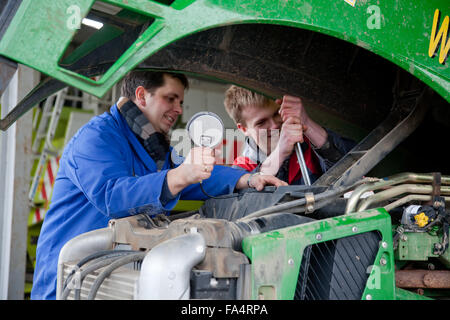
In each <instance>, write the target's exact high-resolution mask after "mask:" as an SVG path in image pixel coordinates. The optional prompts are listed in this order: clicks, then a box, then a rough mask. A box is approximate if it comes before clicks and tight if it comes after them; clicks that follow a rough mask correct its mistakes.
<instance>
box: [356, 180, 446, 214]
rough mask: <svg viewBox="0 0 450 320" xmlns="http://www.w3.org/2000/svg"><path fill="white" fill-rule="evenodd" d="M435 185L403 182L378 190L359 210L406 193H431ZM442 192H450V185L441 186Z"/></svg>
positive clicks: (365, 200) (364, 201)
mask: <svg viewBox="0 0 450 320" xmlns="http://www.w3.org/2000/svg"><path fill="white" fill-rule="evenodd" d="M432 192H433V187H432V186H429V185H423V184H402V185H399V186H396V187H392V188H390V189H387V190H385V191H381V192H378V193H376V194H374V195H373V196H370V197H368V198H366V199H364V200H363V201H362V203H361V204H360V205H359V206H358V209H357V210H356V211H357V212H359V211H364V210H366V209H367V208H368V207H369V206H370V205H371V204H373V203H378V202H380V201H384V200H387V199H391V198H393V197H396V196H398V195H401V194H404V193H413V194H416V193H418V194H431V193H432ZM441 194H447V195H448V194H450V187H441Z"/></svg>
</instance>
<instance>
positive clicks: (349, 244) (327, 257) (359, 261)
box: [294, 232, 381, 300]
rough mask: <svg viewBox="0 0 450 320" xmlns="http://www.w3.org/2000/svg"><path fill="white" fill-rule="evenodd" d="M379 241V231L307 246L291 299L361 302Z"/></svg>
mask: <svg viewBox="0 0 450 320" xmlns="http://www.w3.org/2000/svg"><path fill="white" fill-rule="evenodd" d="M380 241H381V236H380V234H379V233H378V232H368V233H363V234H359V235H355V236H351V237H346V238H341V239H336V240H331V241H326V242H323V243H318V244H314V245H311V246H308V247H307V248H306V249H305V251H304V253H303V259H302V264H301V266H300V273H299V277H298V281H297V288H296V290H295V296H294V299H295V300H359V299H361V296H362V294H363V291H364V288H365V285H366V282H367V278H368V277H369V270H370V269H368V268H369V266H371V265H373V264H374V260H375V257H376V255H377V252H378V248H379V244H380Z"/></svg>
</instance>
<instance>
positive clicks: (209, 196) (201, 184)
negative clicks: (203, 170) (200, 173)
mask: <svg viewBox="0 0 450 320" xmlns="http://www.w3.org/2000/svg"><path fill="white" fill-rule="evenodd" d="M200 189H202V192H203V193H204V194H205V196H207V197H208V198H212V199H220V197H215V196H212V195H210V194H208V193H207V192H206V191H205V189H203V183H201V182H200Z"/></svg>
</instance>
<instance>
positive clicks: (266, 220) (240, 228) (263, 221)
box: [231, 212, 315, 251]
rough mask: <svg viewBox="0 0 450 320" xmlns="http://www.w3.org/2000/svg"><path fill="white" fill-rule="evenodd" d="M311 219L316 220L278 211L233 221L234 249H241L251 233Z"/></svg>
mask: <svg viewBox="0 0 450 320" xmlns="http://www.w3.org/2000/svg"><path fill="white" fill-rule="evenodd" d="M311 221H315V219H312V218H309V217H304V216H299V215H296V214H292V213H288V212H277V213H273V214H270V215H265V216H263V217H256V218H253V219H252V220H247V221H240V222H232V223H231V225H232V226H233V227H232V229H231V232H232V237H233V249H234V250H238V251H239V250H241V249H242V240H243V239H244V238H245V237H247V236H249V235H253V234H258V233H263V232H269V231H272V230H276V229H280V228H285V227H290V226H293V225H299V224H304V223H307V222H311Z"/></svg>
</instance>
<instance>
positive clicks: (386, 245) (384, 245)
mask: <svg viewBox="0 0 450 320" xmlns="http://www.w3.org/2000/svg"><path fill="white" fill-rule="evenodd" d="M381 246H382V247H383V248H384V249H386V248H387V247H388V244H387V242H386V241H383V242H382V243H381Z"/></svg>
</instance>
